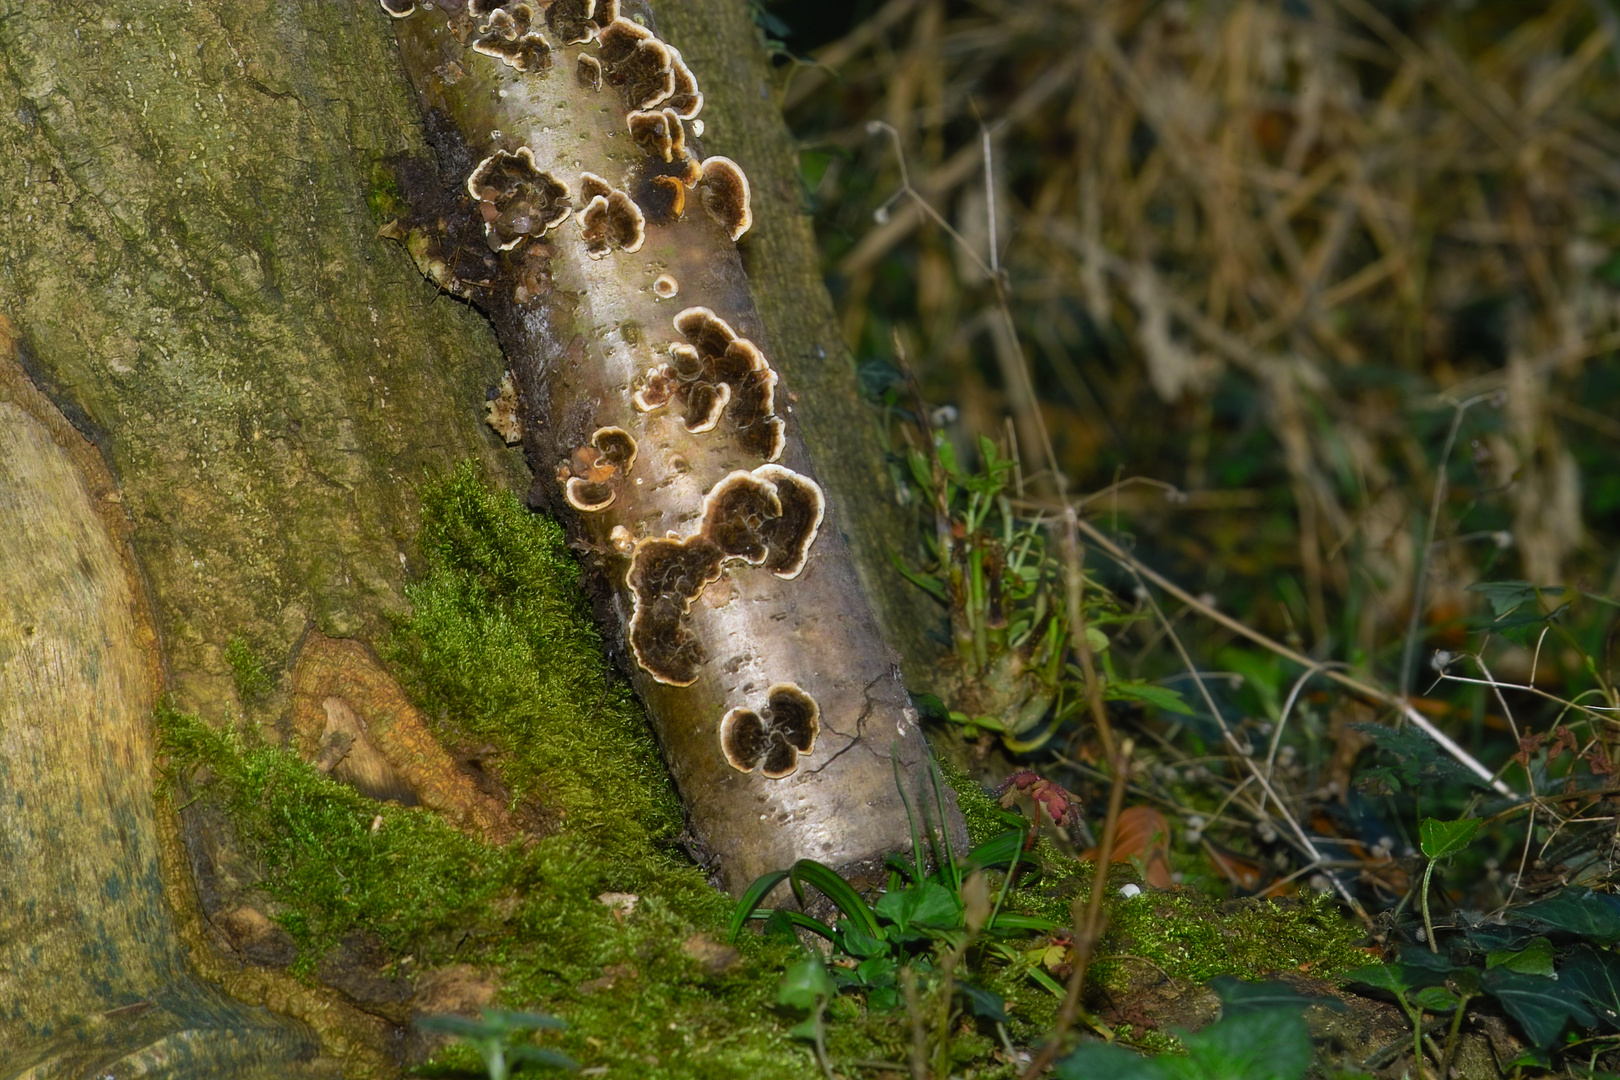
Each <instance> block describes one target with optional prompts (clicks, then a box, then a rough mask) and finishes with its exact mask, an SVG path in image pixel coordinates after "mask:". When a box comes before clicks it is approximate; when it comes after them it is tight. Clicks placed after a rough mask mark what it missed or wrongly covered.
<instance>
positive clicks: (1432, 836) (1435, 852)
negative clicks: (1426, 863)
mask: <svg viewBox="0 0 1620 1080" xmlns="http://www.w3.org/2000/svg"><path fill="white" fill-rule="evenodd" d="M1478 831H1479V818H1463V819H1462V820H1461V821H1441V820H1439V819H1438V818H1424V819H1423V824H1422V825H1421V826H1420V827H1419V830H1418V832H1419V836H1420V837H1421V838H1422V848H1423V854H1425V855H1427V856H1428V857H1429V858H1431V859H1443V858H1445V857H1446V856H1448V855H1455V854H1456V853H1457V852H1459V851H1461V850H1463V849H1464V848H1466V847H1467V846H1468V844H1469V841H1471V840H1473V839H1474V834H1475V833H1477V832H1478Z"/></svg>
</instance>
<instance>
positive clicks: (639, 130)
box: [625, 109, 686, 163]
mask: <svg viewBox="0 0 1620 1080" xmlns="http://www.w3.org/2000/svg"><path fill="white" fill-rule="evenodd" d="M625 124H626V126H628V127H629V128H630V141H631V142H633V143H635V144H636V146H638V147H640V149H641V152H642V153H644V154H646V155H647V156H648V157H650V158H657V159H658V160H660V161H663V162H665V163H669V162H673V161H675V160H676V159H677V158H684V157H686V128H685V127H684V126H683V125H682V124H681V118H680V117H679V116H677V115H675V111H674V110H673V109H659V110H657V111H653V112H632V113H630V114H629V115H628V116H626V117H625Z"/></svg>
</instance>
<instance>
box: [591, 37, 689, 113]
mask: <svg viewBox="0 0 1620 1080" xmlns="http://www.w3.org/2000/svg"><path fill="white" fill-rule="evenodd" d="M598 41H600V43H601V49H600V50H598V52H597V57H598V58H599V59H600V60H601V61H602V71H603V74H604V75H605V76H606V78H607V81H608V84H609V85H611V86H617V87H618V88H619V89H620V90H621V91H622V92H623V94H624V100H625V103H626V104H628V105H629V106H630V107H631V108H632V109H651V108H653V107H654V106H656V105H658V104H659V103H660V102H662V101H663V100H664V99H665V98H667V97H669V96H670V95H672V94H673V93H675V65H674V56H673V54H672V53H671V51H670V48H669V46H668V45H666V44H665V43H664V42H662V41H659V40H658V38H657V37H656V36H655V35H654V34H653V32H652V31H651V30H648V29H647V28H646V27H645V26H642V25H641V24H640V23H637V22H633V21H631V20H630V19H626V18H623V17H622V16H621V17H620V18H617V19H614V20H613V21H612V22H611V23H609V24H608V25H607V26H605V27H603V28H602V32H601V34H600V35H599V37H598Z"/></svg>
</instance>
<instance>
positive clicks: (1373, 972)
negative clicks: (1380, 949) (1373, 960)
mask: <svg viewBox="0 0 1620 1080" xmlns="http://www.w3.org/2000/svg"><path fill="white" fill-rule="evenodd" d="M1405 974H1406V972H1405V971H1404V969H1402V968H1401V966H1400V965H1399V964H1368V965H1366V966H1365V967H1358V968H1356V969H1354V970H1352V971H1347V972H1345V973H1344V974H1343V975H1341V976H1340V978H1341V979H1343V980H1344V981H1345V982H1347V983H1360V984H1361V985H1363V986H1370V987H1372V988H1373V989H1374V990H1387V991H1388V992H1389V993H1391V994H1395V995H1397V996H1399V995H1402V994H1405V993H1406V991H1407V990H1409V989H1411V983H1409V982H1407V981H1406V979H1405V977H1404V976H1405Z"/></svg>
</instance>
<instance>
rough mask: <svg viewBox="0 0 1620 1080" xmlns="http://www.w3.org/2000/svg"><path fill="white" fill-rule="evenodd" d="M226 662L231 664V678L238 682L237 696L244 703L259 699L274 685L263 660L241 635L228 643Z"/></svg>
mask: <svg viewBox="0 0 1620 1080" xmlns="http://www.w3.org/2000/svg"><path fill="white" fill-rule="evenodd" d="M225 662H226V663H227V664H229V665H230V668H231V678H232V679H234V680H235V682H236V696H237V698H238V699H239V700H241V701H242V702H243V703H244V704H248V703H252V702H255V701H258V700H259V699H260V698H262V697H264V695H266V694H268V693H269V692H270V688H271V686H272V685H274V683H273V681H272V680H271V678H270V673H269V672H268V671H266V670H265V668H264V664H263V662H262V661H260V660H259V658H258V657H257V656H256V655H254V652H253V649H252V648H251V647H249V645H248V643H247V642H246V641H245V640H244V639H242V638H240V637H233V638H231V640H230V641H229V642H228V643H227V644H226V646H225Z"/></svg>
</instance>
